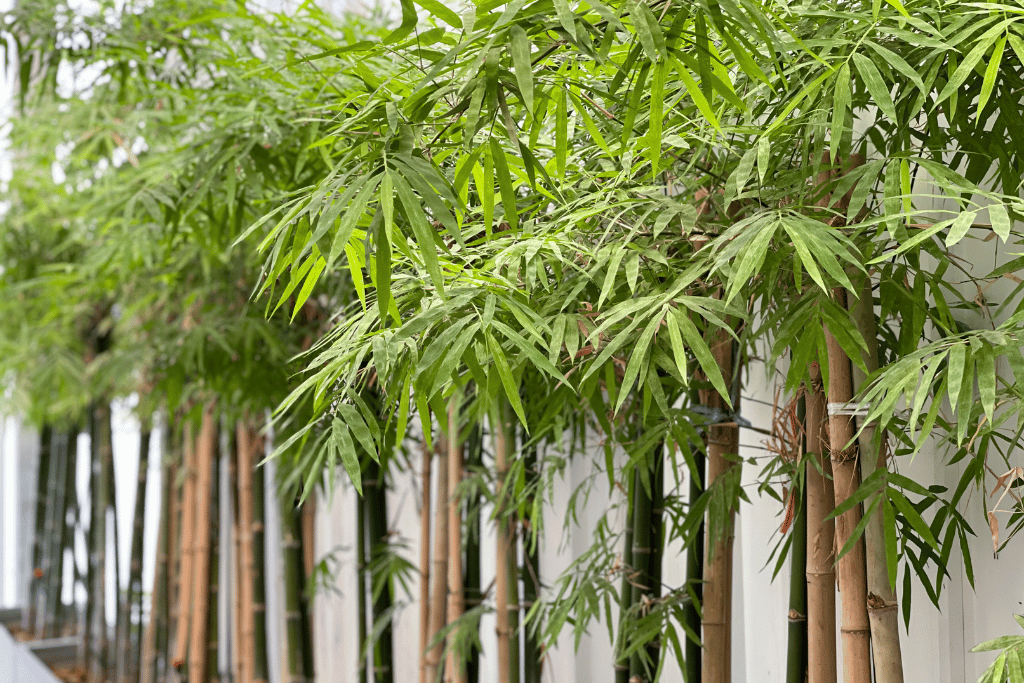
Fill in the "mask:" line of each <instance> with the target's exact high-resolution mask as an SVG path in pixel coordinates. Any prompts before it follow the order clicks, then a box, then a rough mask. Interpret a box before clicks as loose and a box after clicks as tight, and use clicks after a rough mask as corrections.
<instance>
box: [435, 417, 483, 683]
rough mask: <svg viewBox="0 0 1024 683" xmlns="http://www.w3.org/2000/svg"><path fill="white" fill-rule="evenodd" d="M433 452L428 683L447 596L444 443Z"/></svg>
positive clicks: (437, 668)
mask: <svg viewBox="0 0 1024 683" xmlns="http://www.w3.org/2000/svg"><path fill="white" fill-rule="evenodd" d="M424 419H425V420H426V419H429V418H426V417H424ZM423 428H424V429H430V423H429V422H427V424H425V425H424V427H423ZM436 449H437V451H438V453H439V455H440V457H438V459H437V506H436V507H437V510H436V511H435V513H434V555H433V562H432V563H433V568H432V570H431V574H432V579H433V584H434V585H433V586H432V587H431V591H430V633H429V636H430V637H429V642H430V643H434V645H433V647H431V648H430V649H429V650H428V651H427V656H426V662H427V666H426V673H427V682H428V683H437V681H438V680H439V673H440V669H441V654H442V652H443V650H444V642H435V641H437V640H438V634H439V633H440V632H441V631H442V630H443V629H444V625H445V617H446V616H447V610H446V606H445V596H446V595H447V593H448V516H447V515H446V514H445V505H444V501H445V500H446V499H447V494H448V457H447V455H448V439H447V438H439V439H438V443H437V447H436ZM499 619H500V617H499Z"/></svg>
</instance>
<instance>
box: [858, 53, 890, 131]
mask: <svg viewBox="0 0 1024 683" xmlns="http://www.w3.org/2000/svg"><path fill="white" fill-rule="evenodd" d="M853 62H854V64H855V65H856V66H857V73H858V74H860V77H861V79H863V81H864V85H865V86H867V89H868V92H869V93H870V94H871V99H872V100H873V101H874V103H875V104H876V105H878V108H879V109H881V110H882V113H883V114H885V115H886V116H887V117H889V120H890V121H896V105H895V104H894V103H893V101H892V94H891V93H890V92H889V86H888V85H886V83H885V80H884V79H883V78H882V74H880V73H879V72H878V67H876V66H875V65H874V63H873V62H872V61H871V60H870V59H868V58H867V57H865V56H864V55H863V54H861V53H860V52H854V53H853Z"/></svg>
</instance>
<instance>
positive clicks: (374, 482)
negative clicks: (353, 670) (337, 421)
mask: <svg viewBox="0 0 1024 683" xmlns="http://www.w3.org/2000/svg"><path fill="white" fill-rule="evenodd" d="M366 475H367V478H366V480H365V481H364V482H363V486H364V493H365V496H366V511H367V513H368V514H367V534H368V535H369V541H370V543H369V549H370V559H371V563H372V564H374V565H380V563H379V562H377V561H376V560H377V558H378V557H379V556H381V555H383V554H385V553H387V552H388V519H387V497H386V493H387V492H386V488H385V482H384V469H383V467H382V466H381V464H380V463H379V462H377V461H376V460H374V459H373V458H369V463H368V465H367V467H366ZM442 521H444V519H443V518H442ZM369 578H370V580H371V581H370V582H371V585H372V584H373V583H374V581H373V578H374V577H372V576H370V577H369ZM442 598H443V596H442ZM391 606H392V603H391V579H390V578H387V579H386V580H385V581H384V585H383V587H382V588H380V589H379V592H378V593H377V595H376V597H375V598H374V600H373V604H372V609H371V614H372V617H373V620H372V623H373V626H374V630H375V631H377V632H378V635H377V640H376V644H375V647H374V652H373V676H372V679H373V680H374V681H375V683H391V681H392V680H393V678H394V673H393V672H394V645H393V640H392V638H393V636H392V628H391ZM385 620H386V621H385ZM382 622H383V625H382V626H381V625H380V624H382Z"/></svg>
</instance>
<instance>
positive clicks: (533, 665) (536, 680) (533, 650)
mask: <svg viewBox="0 0 1024 683" xmlns="http://www.w3.org/2000/svg"><path fill="white" fill-rule="evenodd" d="M522 438H523V442H524V443H525V442H527V441H528V440H529V437H528V435H527V434H526V430H525V429H524V430H523V437H522ZM523 466H524V467H525V468H526V489H527V491H529V492H530V493H528V496H527V500H526V509H527V510H528V511H529V513H528V514H529V515H532V514H533V507H534V499H535V495H534V493H533V492H534V491H536V488H535V487H536V486H537V482H538V480H539V479H540V471H539V469H538V465H537V448H536V446H533V447H531V448H528V449H526V452H525V453H524V455H523ZM523 524H524V528H526V529H529V530H531V532H532V533H531V534H530V535H529V536H526V537H524V544H525V545H524V546H523V550H524V552H523V556H524V560H525V561H524V567H523V610H524V611H528V610H529V609H530V608H531V607H532V606H533V604H534V603H535V602H536V601H537V596H538V595H540V539H539V538H537V536H536V533H537V531H538V530H539V528H540V526H539V525H538V524H536V520H534V519H532V518H531V517H529V516H528V517H527V518H526V519H524V520H523ZM538 633H539V626H538V625H537V624H534V625H532V626H531V628H529V629H528V630H526V631H525V632H524V633H523V683H540V682H541V674H542V673H543V661H542V656H541V655H542V652H541V646H540V642H539V640H538V638H537V635H538Z"/></svg>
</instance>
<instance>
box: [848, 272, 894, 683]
mask: <svg viewBox="0 0 1024 683" xmlns="http://www.w3.org/2000/svg"><path fill="white" fill-rule="evenodd" d="M850 308H851V314H852V316H853V319H854V322H855V323H856V325H857V330H858V331H859V332H860V335H861V337H863V339H864V341H865V342H866V343H867V349H866V350H864V352H863V353H862V357H863V358H864V365H865V366H867V370H868V372H869V373H870V372H874V371H875V370H877V369H878V324H877V322H876V320H875V310H874V301H873V295H872V293H871V281H870V279H869V278H868V277H866V276H865V277H863V278H862V279H861V287H860V296H859V298H858V300H857V302H856V303H855V304H854V305H853V306H851V307H850ZM866 379H867V375H865V373H864V371H863V370H861V369H860V368H859V367H857V366H856V365H854V367H853V389H854V392H858V391H860V389H861V388H862V387H863V386H864V384H865V380H866ZM884 440H885V435H884V434H879V433H878V428H877V425H875V424H874V423H870V424H866V425H864V427H863V429H862V430H861V433H860V436H859V437H858V442H857V443H858V446H859V448H860V452H861V454H862V457H861V458H860V476H861V481H864V480H865V479H867V478H868V477H870V476H871V475H872V473H874V471H875V470H876V469H878V468H885V467H888V463H887V462H886V457H885V453H886V451H885V448H884ZM864 549H865V559H866V563H867V580H868V598H867V606H868V621H869V622H870V624H871V654H872V659H873V660H874V665H875V680H876V681H877V683H903V653H902V651H901V649H900V626H899V615H898V613H897V612H898V604H899V603H898V601H897V599H896V591H895V590H893V587H892V584H891V583H890V578H891V577H890V576H889V565H888V562H887V560H886V555H885V528H884V525H883V521H882V509H881V507H879V508H877V509H876V510H875V512H874V513H872V515H871V519H869V520H868V523H867V526H865V527H864Z"/></svg>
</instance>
